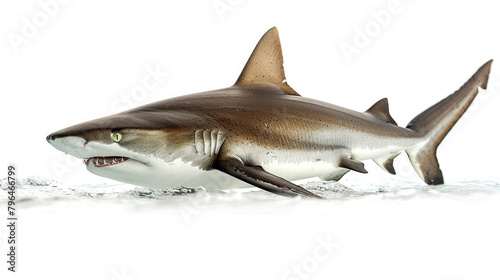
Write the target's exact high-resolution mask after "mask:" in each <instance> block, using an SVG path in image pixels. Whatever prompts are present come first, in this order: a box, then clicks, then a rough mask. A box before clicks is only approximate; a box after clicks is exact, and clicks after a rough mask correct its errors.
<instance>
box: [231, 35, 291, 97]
mask: <svg viewBox="0 0 500 280" xmlns="http://www.w3.org/2000/svg"><path fill="white" fill-rule="evenodd" d="M236 85H237V86H242V87H245V86H275V87H278V88H281V89H282V90H283V91H284V92H285V93H287V94H290V95H299V94H298V93H297V92H296V91H295V90H293V89H292V88H291V87H290V86H289V85H288V84H287V83H286V78H285V70H284V68H283V54H282V52H281V43H280V38H279V35H278V29H277V28H276V27H273V28H271V29H269V31H267V32H266V34H264V36H262V38H261V39H260V41H259V43H258V44H257V46H256V47H255V49H254V50H253V52H252V55H251V56H250V58H249V59H248V61H247V64H246V65H245V68H243V71H242V72H241V74H240V77H239V78H238V80H237V81H236Z"/></svg>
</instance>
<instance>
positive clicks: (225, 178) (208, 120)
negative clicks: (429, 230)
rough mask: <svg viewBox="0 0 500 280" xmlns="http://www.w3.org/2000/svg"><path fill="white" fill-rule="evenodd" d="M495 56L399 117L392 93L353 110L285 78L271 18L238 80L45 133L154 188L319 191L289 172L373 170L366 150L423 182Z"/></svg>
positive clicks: (123, 178)
mask: <svg viewBox="0 0 500 280" xmlns="http://www.w3.org/2000/svg"><path fill="white" fill-rule="evenodd" d="M491 64H492V60H490V61H488V62H486V63H485V64H484V65H483V66H482V67H481V68H479V70H478V71H477V72H476V73H475V74H474V75H473V76H472V77H471V78H470V79H469V80H468V81H467V82H466V83H465V84H464V85H463V86H462V87H461V88H460V89H459V90H457V91H456V92H454V93H453V94H451V95H449V96H447V97H446V98H444V99H442V100H441V101H439V102H438V103H436V104H434V105H433V106H431V107H430V108H428V109H426V110H425V111H423V112H422V113H420V114H419V115H417V116H416V117H415V118H414V119H413V120H411V121H410V122H409V123H408V125H406V127H402V126H398V125H397V123H396V121H395V120H394V119H393V118H392V116H391V115H390V113H389V105H388V100H387V99H386V98H383V99H381V100H380V101H378V102H376V103H375V104H374V105H373V106H371V107H370V108H369V109H368V110H366V111H365V112H357V111H353V110H350V109H346V108H342V107H339V106H336V105H332V104H329V103H326V102H322V101H318V100H314V99H309V98H306V97H302V96H301V95H299V94H298V93H297V92H296V91H295V90H294V89H292V88H291V87H290V86H289V85H288V83H287V80H286V78H285V72H284V67H283V55H282V50H281V43H280V39H279V34H278V30H277V29H276V27H273V28H271V29H270V30H269V31H267V32H266V33H265V34H264V36H263V37H262V38H261V39H260V41H259V42H258V44H257V46H256V47H255V49H254V50H253V52H252V54H251V56H250V58H249V59H248V61H247V63H246V65H245V66H244V68H243V71H242V72H241V74H240V75H239V77H238V79H237V80H236V83H235V84H234V85H233V86H230V87H228V88H223V89H218V90H212V91H207V92H202V93H194V94H189V95H184V96H180V97H174V98H170V99H166V100H162V101H158V102H154V103H151V104H147V105H144V106H140V107H137V108H134V109H131V110H128V111H124V112H120V113H117V114H114V115H111V116H107V117H103V118H98V119H95V120H92V121H87V122H83V123H80V124H77V125H74V126H71V127H68V128H65V129H62V130H59V131H56V132H54V133H52V134H50V135H48V136H47V138H46V139H47V141H48V142H49V143H50V144H51V145H52V146H54V147H55V148H56V149H58V150H60V151H62V152H65V153H67V154H70V155H72V156H75V157H77V158H80V159H83V162H84V164H85V165H86V168H87V169H88V171H90V172H91V173H94V174H96V175H99V176H103V177H107V178H111V179H114V180H117V181H120V182H125V183H129V184H135V185H139V186H144V187H148V188H178V187H181V186H186V187H187V186H191V187H198V186H203V187H205V188H206V189H207V190H224V189H232V188H243V187H257V188H260V189H263V190H266V191H269V192H272V193H274V194H277V195H281V196H286V197H295V196H301V197H311V198H321V196H319V195H317V194H315V193H313V192H311V191H309V190H306V189H305V188H303V187H301V186H299V185H297V184H295V183H293V181H296V180H299V179H307V178H313V177H319V178H320V179H322V180H325V181H331V180H334V181H338V180H340V179H341V178H342V177H343V176H344V175H345V174H346V173H348V172H350V171H353V172H360V173H367V170H366V169H365V167H364V163H363V161H366V160H373V161H375V162H376V163H377V164H378V165H379V166H380V167H381V168H382V169H383V170H385V171H387V172H389V173H390V174H395V173H396V172H395V169H394V165H393V161H394V158H395V157H397V156H398V155H399V154H401V153H402V152H406V154H407V155H408V157H409V160H410V161H411V163H412V165H413V167H414V169H415V171H416V172H417V174H418V175H419V176H420V177H421V178H422V180H423V181H424V182H425V183H427V184H429V185H439V184H443V183H444V179H443V174H442V171H441V169H440V167H439V163H438V160H437V157H436V150H437V148H438V146H439V144H440V143H441V141H442V140H443V139H444V137H445V136H446V135H447V134H448V132H449V131H450V130H451V129H452V127H453V126H454V125H455V123H456V122H457V121H458V119H460V117H461V116H462V115H463V114H464V112H465V111H466V110H467V108H468V107H469V105H470V104H471V102H472V101H473V100H474V98H475V97H476V95H477V93H478V91H479V88H482V89H486V86H487V82H488V75H489V72H490V68H491Z"/></svg>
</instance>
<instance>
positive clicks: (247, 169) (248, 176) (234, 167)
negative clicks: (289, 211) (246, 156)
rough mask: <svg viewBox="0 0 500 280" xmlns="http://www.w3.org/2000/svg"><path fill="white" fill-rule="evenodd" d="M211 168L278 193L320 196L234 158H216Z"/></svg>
mask: <svg viewBox="0 0 500 280" xmlns="http://www.w3.org/2000/svg"><path fill="white" fill-rule="evenodd" d="M213 168H215V169H218V170H220V171H222V172H225V173H227V174H229V175H231V176H233V177H235V178H237V179H240V180H242V181H244V182H247V183H249V184H251V185H254V186H256V187H258V188H261V189H263V190H266V191H269V192H272V193H275V194H278V195H282V196H288V197H294V196H298V195H301V196H305V197H314V198H320V199H321V198H322V197H320V196H318V195H315V194H314V193H312V192H310V191H308V190H306V189H304V188H302V187H300V186H297V185H295V184H293V183H291V182H289V181H287V180H285V179H283V178H281V177H278V176H276V175H273V174H271V173H268V172H267V171H265V170H264V169H263V168H262V167H260V166H248V165H245V164H244V163H243V162H241V161H240V160H238V159H235V158H227V159H218V160H217V162H216V163H215V165H214V166H213Z"/></svg>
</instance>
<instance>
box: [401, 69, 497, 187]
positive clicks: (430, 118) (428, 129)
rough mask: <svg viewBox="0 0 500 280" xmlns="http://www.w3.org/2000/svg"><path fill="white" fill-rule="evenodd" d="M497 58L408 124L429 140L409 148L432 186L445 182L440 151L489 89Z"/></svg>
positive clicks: (416, 167)
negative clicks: (479, 98) (493, 64)
mask: <svg viewBox="0 0 500 280" xmlns="http://www.w3.org/2000/svg"><path fill="white" fill-rule="evenodd" d="M492 62H493V60H490V61H488V62H487V63H485V64H484V65H483V66H482V67H481V68H479V70H478V71H477V72H476V73H475V74H474V75H473V76H472V77H471V78H470V79H469V81H467V83H465V84H464V85H463V86H462V87H461V88H460V89H459V90H458V91H456V92H455V93H453V94H452V95H450V96H448V97H446V98H445V99H443V100H441V101H440V102H438V103H437V104H435V105H434V106H432V107H430V108H429V109H427V110H425V111H424V112H422V113H421V114H420V115H418V116H416V117H415V118H414V119H413V120H411V121H410V123H409V124H408V125H407V126H406V127H407V128H409V129H411V130H414V131H416V132H417V133H418V134H419V135H420V136H421V137H423V138H424V139H425V140H424V141H423V142H422V143H421V144H420V145H418V146H416V147H413V148H411V149H409V150H407V151H406V153H407V154H408V157H409V158H410V161H411V163H412V164H413V167H414V168H415V170H416V171H417V173H418V175H419V176H420V177H421V178H422V179H423V180H424V181H425V182H426V183H427V184H429V185H438V184H443V183H444V180H443V174H442V172H441V169H439V163H438V161H437V158H436V150H437V147H438V146H439V144H440V143H441V141H443V139H444V137H445V136H446V135H447V134H448V132H449V131H450V130H451V128H452V127H453V126H454V125H455V123H456V122H457V121H458V119H460V117H461V116H462V115H463V114H464V112H465V111H466V110H467V108H468V107H469V105H470V104H471V103H472V101H473V100H474V98H475V97H476V95H477V93H478V87H481V88H483V89H486V85H487V83H488V75H489V72H490V68H491V64H492Z"/></svg>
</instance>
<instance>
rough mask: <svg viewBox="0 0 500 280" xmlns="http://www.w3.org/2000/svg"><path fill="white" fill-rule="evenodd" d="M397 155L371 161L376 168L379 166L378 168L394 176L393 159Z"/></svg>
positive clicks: (397, 154)
mask: <svg viewBox="0 0 500 280" xmlns="http://www.w3.org/2000/svg"><path fill="white" fill-rule="evenodd" d="M399 154H400V153H396V154H390V155H389V156H386V157H381V158H375V159H373V161H374V162H375V163H376V164H377V165H378V166H380V168H382V169H384V170H385V171H387V172H389V173H391V174H392V175H396V170H395V169H394V158H396V157H397V156H399Z"/></svg>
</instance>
